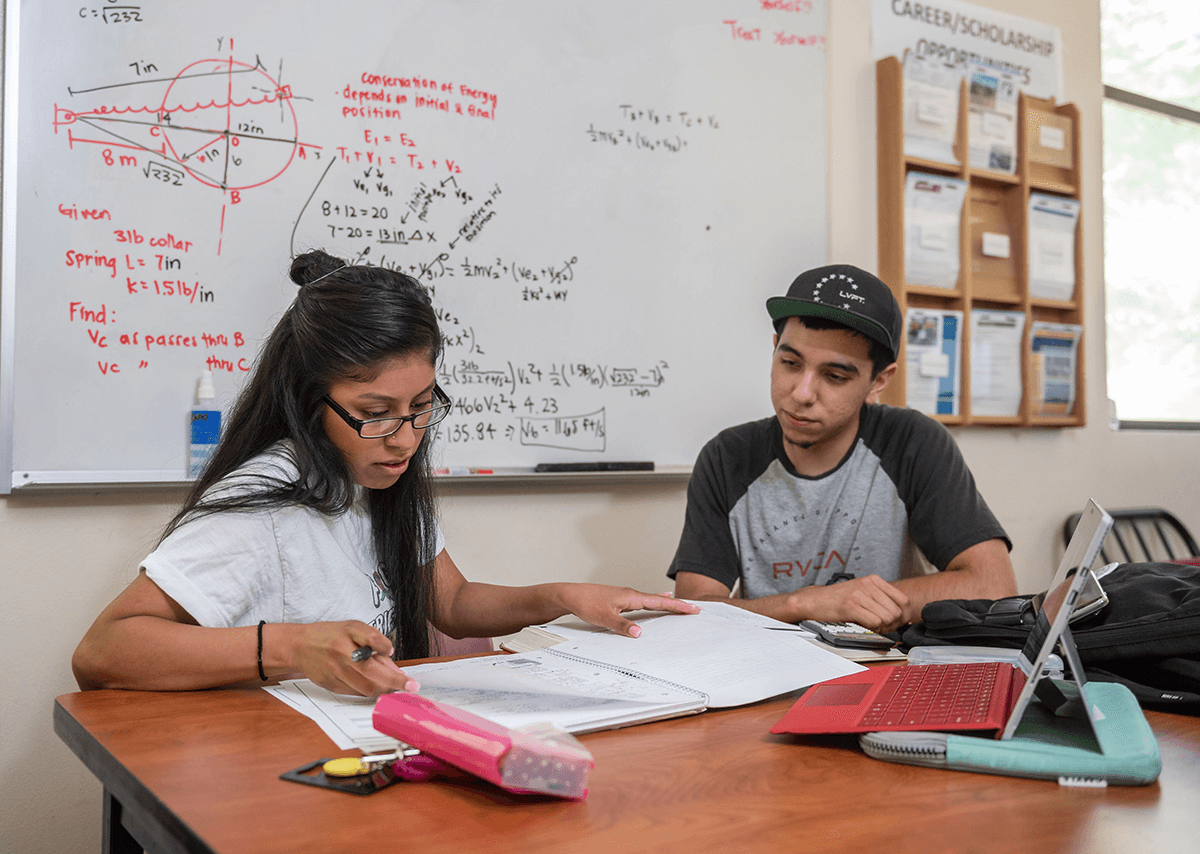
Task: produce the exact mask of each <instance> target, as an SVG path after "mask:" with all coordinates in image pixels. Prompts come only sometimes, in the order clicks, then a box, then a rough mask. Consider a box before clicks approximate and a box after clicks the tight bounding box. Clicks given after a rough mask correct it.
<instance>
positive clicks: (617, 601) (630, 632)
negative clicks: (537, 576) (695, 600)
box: [553, 583, 700, 638]
mask: <svg viewBox="0 0 1200 854" xmlns="http://www.w3.org/2000/svg"><path fill="white" fill-rule="evenodd" d="M553 587H554V592H553V595H554V597H555V599H557V601H558V603H559V605H561V606H562V607H563V608H564V609H566V610H567V611H568V612H569V613H572V614H574V615H575V616H576V617H579V618H580V619H581V620H586V621H587V622H589V623H591V624H592V625H593V626H600V627H602V628H605V629H611V630H612V631H614V632H616V633H617V634H619V635H625V636H626V637H630V638H636V637H637V636H638V635H640V634H641V633H642V629H641V627H640V626H639V625H638V624H637V623H634V622H632V621H631V620H627V619H625V618H624V617H622V616H621V614H623V613H625V612H626V611H642V610H645V611H667V612H669V613H672V614H697V613H699V612H700V606H698V605H693V604H692V603H690V602H684V601H682V600H679V599H676V598H674V597H673V596H672V595H671V594H669V593H664V594H661V595H657V596H655V595H653V594H650V593H641V592H639V591H637V590H634V589H633V588H631V587H610V586H608V585H607V584H571V583H563V584H556V585H553Z"/></svg>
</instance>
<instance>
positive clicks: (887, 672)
mask: <svg viewBox="0 0 1200 854" xmlns="http://www.w3.org/2000/svg"><path fill="white" fill-rule="evenodd" d="M1111 527H1112V517H1111V516H1109V515H1108V514H1107V513H1106V512H1104V510H1102V509H1101V508H1100V507H1099V505H1097V504H1096V503H1095V502H1094V501H1089V502H1088V505H1087V507H1086V508H1085V509H1084V512H1083V515H1082V517H1081V518H1080V521H1079V524H1078V526H1077V527H1076V528H1075V533H1074V535H1073V536H1072V537H1071V542H1070V543H1069V544H1068V545H1067V549H1066V551H1065V552H1064V553H1063V558H1062V561H1061V562H1060V563H1059V567H1058V572H1057V573H1056V574H1055V578H1054V582H1053V583H1052V584H1051V586H1050V588H1049V592H1048V593H1047V595H1046V598H1045V600H1044V602H1043V604H1042V607H1041V609H1040V610H1039V612H1038V615H1037V622H1036V624H1035V626H1034V627H1033V629H1032V631H1031V632H1030V635H1029V639H1028V640H1027V641H1026V643H1025V646H1024V648H1023V649H1022V650H1021V654H1020V656H1018V660H1017V664H1016V665H1012V664H1007V663H1001V662H994V661H992V662H973V663H965V664H917V665H906V666H898V667H883V666H877V667H872V668H868V669H867V670H865V671H860V672H858V673H852V674H850V675H849V676H843V677H841V678H839V679H832V680H830V681H828V682H820V683H818V684H816V685H814V686H812V687H811V688H809V689H808V690H807V691H806V692H805V693H804V696H802V697H801V698H800V699H799V700H797V701H796V703H795V704H794V705H793V706H792V708H791V709H789V710H788V712H787V714H786V715H784V716H783V717H782V718H781V719H780V720H779V722H778V723H776V724H775V726H773V727H771V732H773V733H860V732H880V731H891V730H938V731H942V732H954V731H972V730H976V731H983V730H997V731H1003V737H1005V738H1008V737H1011V734H1012V731H1013V730H1014V729H1015V728H1016V723H1017V722H1019V720H1020V717H1021V715H1022V714H1023V713H1024V711H1025V707H1026V706H1027V705H1028V704H1029V702H1030V700H1031V699H1032V697H1033V691H1034V688H1035V687H1036V685H1037V683H1038V681H1039V680H1040V679H1041V674H1042V672H1043V668H1044V667H1045V664H1046V660H1047V659H1048V658H1049V657H1050V654H1051V653H1052V652H1054V647H1055V646H1056V645H1057V644H1058V642H1059V641H1060V640H1061V639H1062V638H1063V636H1064V634H1067V635H1068V637H1069V632H1068V630H1067V620H1068V618H1069V617H1070V612H1071V608H1072V607H1073V606H1074V604H1075V600H1076V598H1077V597H1078V595H1079V592H1080V590H1082V588H1083V585H1084V582H1085V581H1086V580H1087V575H1088V572H1090V571H1091V567H1092V564H1093V563H1095V560H1096V556H1097V555H1098V554H1099V552H1100V546H1101V544H1102V543H1103V542H1104V538H1105V536H1107V534H1108V531H1109V528H1111ZM1071 654H1072V657H1075V656H1074V647H1073V645H1072V647H1071ZM1031 674H1038V677H1037V678H1036V679H1033V678H1030V676H1031ZM1010 721H1011V723H1010Z"/></svg>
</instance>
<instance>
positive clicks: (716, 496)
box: [667, 405, 1011, 599]
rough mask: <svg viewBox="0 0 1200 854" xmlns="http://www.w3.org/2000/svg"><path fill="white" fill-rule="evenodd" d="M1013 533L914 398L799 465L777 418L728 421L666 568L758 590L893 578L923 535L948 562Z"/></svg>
mask: <svg viewBox="0 0 1200 854" xmlns="http://www.w3.org/2000/svg"><path fill="white" fill-rule="evenodd" d="M997 537H998V538H1001V539H1003V540H1004V541H1005V542H1006V544H1008V545H1009V546H1010V547H1011V543H1009V541H1008V536H1007V535H1006V534H1005V532H1004V529H1003V528H1002V527H1001V526H1000V523H999V522H998V521H996V517H995V516H993V515H992V512H991V511H990V510H989V509H988V506H987V504H986V503H984V500H983V498H982V497H981V496H980V495H979V491H978V489H977V488H976V486H975V479H974V478H973V477H972V475H971V472H970V470H969V469H968V468H967V465H966V462H965V461H964V460H963V458H962V454H961V453H960V452H959V450H958V446H957V445H955V443H954V439H953V438H952V437H951V436H950V434H949V432H948V431H947V430H946V429H945V428H944V427H943V426H942V425H941V424H938V423H937V422H936V421H934V420H933V419H931V418H928V417H926V416H925V415H922V414H921V413H919V412H916V411H915V410H911V409H900V408H896V407H891V406H884V405H869V406H864V407H863V409H862V412H861V415H860V419H859V430H858V437H857V438H856V440H855V442H854V445H853V446H852V447H851V449H850V451H849V452H848V453H847V455H846V457H845V458H844V459H843V460H842V461H841V463H839V464H838V466H837V467H836V468H835V469H833V470H832V471H830V472H827V473H825V474H823V475H821V476H819V477H805V476H803V475H799V474H797V473H796V471H795V469H794V468H793V467H792V465H791V463H790V462H789V461H788V459H787V455H786V454H785V453H784V449H783V437H782V431H781V430H780V427H779V422H778V421H777V420H776V419H775V418H766V419H763V420H761V421H753V422H750V423H748V424H742V425H740V426H737V427H731V428H729V429H728V430H724V431H722V432H721V433H720V434H718V435H717V436H716V438H714V439H713V440H712V441H710V442H709V443H708V444H707V445H706V446H705V447H704V449H703V450H702V451H701V452H700V456H699V458H698V460H697V461H696V466H695V469H694V470H693V472H692V478H691V482H690V483H689V484H688V503H687V515H686V517H685V520H684V528H683V535H682V537H681V538H680V542H679V548H678V550H677V551H676V553H675V559H674V560H673V561H672V563H671V567H670V569H669V571H668V573H667V574H668V575H669V576H670V577H671V578H674V577H675V574H676V573H677V572H679V571H684V572H695V573H699V574H701V575H706V576H709V577H711V578H714V579H716V580H718V581H720V582H721V583H723V584H725V585H726V586H728V587H729V588H730V589H733V588H734V587H735V585H736V584H737V582H738V581H741V585H742V587H741V595H742V596H743V597H745V598H751V599H756V598H759V597H761V596H769V595H772V594H776V593H786V592H790V591H792V590H796V589H798V588H800V587H806V586H809V585H812V584H830V583H834V582H837V581H842V580H845V579H848V578H857V577H859V576H863V575H871V574H873V575H878V576H880V577H882V578H883V579H885V580H886V581H895V580H897V579H898V578H900V577H901V575H902V571H903V574H909V573H908V571H907V568H908V567H909V566H911V565H914V561H915V558H914V556H913V554H912V551H913V547H914V546H915V547H916V548H917V549H919V550H920V552H921V554H923V555H924V556H925V557H926V558H927V559H928V561H929V562H930V563H932V564H933V565H934V566H935V567H936V568H937V569H939V570H943V569H945V568H946V565H947V564H949V563H950V561H951V560H953V559H954V558H955V557H956V556H957V555H958V554H959V553H961V552H962V551H964V550H966V549H968V548H970V547H971V546H973V545H976V544H977V543H981V542H984V541H985V540H990V539H993V538H997Z"/></svg>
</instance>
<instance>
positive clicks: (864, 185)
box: [0, 0, 1200, 852]
mask: <svg viewBox="0 0 1200 854" xmlns="http://www.w3.org/2000/svg"><path fill="white" fill-rule="evenodd" d="M978 2H981V3H982V5H986V6H991V7H994V8H998V9H1003V10H1004V11H1007V12H1009V13H1011V14H1015V15H1019V16H1022V17H1026V18H1030V19H1034V20H1038V21H1044V22H1046V23H1050V24H1053V25H1055V26H1058V27H1060V28H1061V30H1062V34H1063V41H1064V52H1065V57H1066V61H1065V63H1064V65H1065V82H1066V87H1065V91H1066V99H1067V100H1068V101H1073V102H1075V103H1076V104H1078V105H1079V107H1080V111H1081V114H1082V120H1083V129H1082V131H1083V133H1082V137H1083V165H1084V181H1083V197H1084V206H1083V213H1082V222H1083V240H1084V277H1085V284H1086V289H1087V329H1088V337H1087V375H1088V383H1087V397H1088V401H1089V405H1088V421H1089V424H1088V426H1087V427H1085V428H1080V429H1070V430H1020V431H1019V430H1010V429H1004V430H986V429H971V430H966V429H960V430H957V431H956V434H955V435H956V437H957V439H958V441H959V443H960V444H961V446H962V448H963V450H964V452H965V454H966V457H967V460H968V462H969V463H970V464H971V466H972V468H973V469H974V471H975V474H976V477H977V479H978V481H979V484H980V488H981V489H982V491H983V494H984V495H985V496H986V497H987V499H988V501H989V502H990V503H991V505H992V508H993V509H994V510H995V512H996V514H997V516H999V518H1000V520H1001V522H1002V523H1003V524H1004V525H1005V527H1006V528H1007V529H1008V531H1009V533H1010V535H1011V536H1012V538H1013V540H1014V542H1015V544H1016V545H1015V548H1014V551H1013V560H1014V563H1015V564H1016V566H1017V573H1018V579H1019V581H1020V586H1021V588H1022V589H1023V590H1026V591H1032V590H1034V589H1036V588H1037V587H1038V586H1039V585H1041V584H1044V583H1045V581H1046V579H1047V576H1048V574H1049V572H1050V569H1051V567H1052V565H1053V563H1054V562H1055V561H1056V559H1057V555H1058V549H1059V544H1058V536H1059V534H1058V530H1059V526H1060V525H1061V523H1062V520H1063V519H1064V518H1065V517H1066V516H1068V515H1069V514H1070V513H1072V512H1074V511H1075V510H1077V509H1078V508H1079V507H1080V505H1081V504H1082V503H1083V500H1084V499H1085V498H1086V497H1088V496H1093V497H1095V498H1096V499H1097V500H1098V501H1100V502H1101V504H1104V505H1106V506H1111V507H1120V506H1133V505H1144V504H1161V505H1165V506H1168V507H1170V508H1172V509H1174V510H1175V511H1176V512H1177V513H1178V514H1179V515H1180V516H1181V517H1182V518H1183V520H1184V522H1185V523H1186V524H1187V525H1188V526H1189V527H1190V528H1191V529H1192V530H1193V531H1196V532H1200V503H1198V502H1197V500H1196V487H1195V485H1194V483H1195V480H1194V474H1193V472H1194V471H1195V470H1196V468H1197V464H1198V463H1200V434H1188V435H1163V434H1157V433H1122V434H1115V433H1113V432H1111V431H1110V430H1109V428H1108V424H1107V420H1108V419H1107V409H1106V403H1105V390H1104V350H1103V346H1104V338H1103V335H1102V329H1103V320H1104V306H1103V280H1102V271H1101V260H1102V249H1101V238H1102V235H1101V222H1102V211H1101V206H1100V184H1101V174H1100V162H1101V160H1100V99H1101V96H1102V88H1101V85H1100V79H1099V63H1100V59H1099V3H1098V0H1060V2H1058V3H1046V2H1044V0H1007V2H1000V0H978ZM830 6H831V7H832V8H831V12H830V26H829V32H830V39H829V51H830V72H831V73H830V84H829V151H830V152H831V154H830V195H831V203H830V219H831V229H830V235H831V236H830V240H831V246H830V259H831V260H835V261H844V262H849V263H854V264H858V265H860V266H863V267H867V268H873V267H874V266H875V259H876V247H875V239H876V238H875V231H876V229H875V191H876V187H875V131H874V125H875V118H874V116H875V107H874V104H875V101H874V79H875V77H874V67H873V64H872V62H871V58H870V3H869V0H831V2H830ZM780 168H784V167H783V166H782V165H781V166H780ZM797 272H799V271H797ZM786 284H787V283H786V282H780V283H779V287H780V290H781V291H782V290H783V289H784V287H785V286H786ZM763 327H764V328H763V346H764V370H765V369H766V367H765V366H766V361H767V360H766V357H765V348H768V347H769V341H768V335H769V331H770V329H769V326H768V324H767V322H766V317H765V314H764V323H763ZM768 406H769V403H768V401H766V400H764V401H763V406H762V409H761V411H759V412H746V413H730V416H729V421H730V423H734V422H737V421H740V420H746V419H748V418H750V417H758V416H761V415H764V414H768V413H769V408H768ZM448 492H449V494H448V495H447V496H446V497H445V500H444V502H443V507H442V511H443V517H444V525H445V529H446V535H447V539H448V542H449V546H450V550H451V553H452V554H453V555H454V557H455V560H456V562H457V563H458V565H459V566H460V567H461V568H462V569H463V570H464V572H465V573H466V574H467V575H468V576H469V577H473V578H477V579H481V580H490V581H501V580H503V581H509V582H518V583H521V582H533V581H540V580H551V579H580V580H584V579H587V580H601V581H607V582H611V583H621V584H631V585H635V586H638V587H641V588H643V589H646V590H651V591H660V590H666V589H669V585H668V583H667V580H666V578H665V575H664V572H665V570H666V566H667V564H668V562H669V560H670V558H671V555H672V553H673V551H674V547H675V543H676V540H677V537H678V533H679V530H680V526H681V523H682V519H683V509H684V486H683V485H682V484H678V483H677V484H663V485H657V486H654V485H650V486H632V485H626V486H605V487H599V488H595V487H588V488H578V489H577V488H573V487H565V486H556V487H554V488H553V489H549V490H546V489H538V490H534V489H531V488H529V487H521V486H508V487H500V488H496V487H491V486H480V485H475V486H455V487H452V488H451V489H450V490H449V491H448ZM180 497H181V496H180V493H178V492H177V491H174V490H165V491H118V492H104V493H92V494H72V495H68V496H54V495H41V496H15V497H10V498H8V499H0V562H2V563H0V579H2V580H3V585H4V586H3V592H4V595H3V597H2V598H3V605H0V609H2V610H0V638H2V639H3V646H2V649H3V654H4V664H3V674H4V681H3V685H2V686H0V688H2V690H0V739H2V742H0V851H14V850H22V851H26V852H34V851H48V852H49V851H55V852H57V851H86V850H94V848H95V846H97V845H98V843H99V834H100V786H99V784H98V783H96V781H95V780H94V779H93V778H92V777H91V775H90V774H89V773H88V772H87V771H86V770H85V769H84V767H83V765H82V764H81V763H80V762H79V761H78V760H77V759H76V758H75V757H74V755H73V754H71V753H70V751H68V750H67V748H66V747H64V746H63V745H62V743H61V742H60V741H59V740H58V738H57V737H56V736H55V735H54V733H53V731H52V728H51V710H52V706H53V701H54V697H55V696H57V695H58V694H61V693H64V692H67V691H71V690H74V688H75V684H74V681H73V679H72V677H71V673H70V666H69V662H70V656H71V652H72V651H73V649H74V647H75V644H76V643H77V642H78V640H79V638H80V636H81V635H82V634H83V632H84V631H85V630H86V628H87V626H88V624H89V623H90V622H91V620H92V619H93V618H94V616H95V615H96V614H97V613H98V612H99V611H100V609H101V608H102V607H103V606H104V605H105V604H106V603H107V602H108V601H109V600H110V599H111V598H112V597H113V595H115V593H116V592H117V591H118V590H119V589H120V588H121V586H122V585H124V584H126V583H127V582H128V581H129V580H130V579H131V577H132V576H133V574H134V571H135V567H136V565H137V561H138V560H139V558H140V557H142V556H143V555H144V554H145V552H146V551H147V550H148V549H149V547H150V546H151V545H152V543H153V541H154V538H155V536H156V535H157V532H158V530H159V529H160V527H161V526H162V525H163V523H165V521H166V520H167V518H168V517H169V516H170V514H171V512H172V509H173V507H174V506H175V504H176V503H177V502H178V500H179V499H180ZM281 770H283V769H281Z"/></svg>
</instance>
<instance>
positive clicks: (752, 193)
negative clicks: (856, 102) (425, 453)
mask: <svg viewBox="0 0 1200 854" xmlns="http://www.w3.org/2000/svg"><path fill="white" fill-rule="evenodd" d="M825 19H826V9H825V4H824V2H821V0H813V2H789V3H773V4H764V3H760V2H757V0H754V2H750V0H737V2H733V0H723V2H714V0H698V2H689V3H687V4H679V3H671V2H666V0H637V2H632V0H611V2H605V3H586V4H585V3H579V4H576V3H547V2H537V1H536V0H510V2H505V3H502V4H501V3H487V2H482V0H480V2H473V1H472V0H432V2H397V0H387V2H382V1H381V2H373V0H363V2H345V3H341V4H330V3H327V2H320V3H318V2H287V3H283V2H246V0H241V2H227V0H210V2H207V3H202V4H179V3H167V2H165V0H155V2H149V0H145V2H137V0H132V2H118V0H73V2H69V3H68V2H60V0H34V1H33V2H20V3H17V2H10V3H9V4H8V14H7V20H6V43H7V53H6V70H5V91H6V102H5V103H6V121H5V138H4V171H3V175H4V196H5V206H4V214H5V219H4V244H3V271H2V272H3V276H2V280H0V286H2V288H3V303H2V304H0V319H2V322H3V327H2V329H0V336H2V338H0V347H2V350H0V361H2V363H3V364H2V368H3V374H2V375H0V379H2V380H3V382H2V393H3V399H2V400H0V419H2V424H0V428H2V429H3V431H4V435H3V437H2V438H3V443H2V444H3V448H2V450H0V454H4V455H5V456H4V458H3V459H0V463H3V467H4V473H5V474H8V475H11V478H7V477H6V478H5V482H4V483H0V488H2V487H5V486H7V485H8V482H9V480H10V481H11V486H12V488H21V487H24V486H29V485H38V484H48V483H89V484H90V483H136V482H154V481H166V482H175V481H182V480H184V479H185V475H184V471H185V466H186V459H187V435H188V433H187V417H188V412H189V410H190V409H191V408H192V406H193V405H194V395H195V390H196V382H197V380H198V378H199V376H200V373H201V371H202V370H203V369H204V368H205V367H210V368H212V369H213V371H214V374H215V383H216V388H217V395H218V404H219V405H221V406H222V407H228V405H229V404H230V402H231V401H232V399H233V398H234V397H235V396H236V394H237V392H238V390H239V387H240V385H241V383H242V381H243V379H244V378H245V376H246V375H247V371H248V370H249V369H250V367H251V365H252V364H253V360H254V357H255V354H256V351H257V348H258V346H259V343H260V342H261V341H262V340H263V339H264V337H265V335H266V334H267V333H268V332H269V330H270V329H271V328H272V326H273V325H274V323H275V321H276V320H277V319H278V317H279V315H280V313H281V312H282V310H283V309H284V308H285V307H286V306H287V304H288V303H289V302H290V301H291V299H292V297H293V296H294V294H295V287H294V285H292V284H291V282H290V281H289V280H288V279H287V276H286V271H287V268H288V265H289V260H290V258H291V257H292V256H293V254H295V253H299V252H303V251H306V250H308V249H311V248H323V249H326V250H327V251H329V252H331V253H333V254H335V255H339V256H341V257H344V258H346V259H348V260H351V261H356V262H359V263H370V264H377V265H383V266H387V267H391V268H394V269H399V270H403V271H404V272H407V273H409V274H411V275H413V276H415V277H417V278H419V279H420V280H421V281H422V282H424V283H425V284H426V285H427V286H428V287H429V288H430V290H431V292H432V294H433V299H434V303H435V305H436V307H437V310H438V313H439V318H440V321H441V324H442V329H443V333H444V336H445V339H446V350H445V357H444V360H443V361H442V363H441V364H440V365H439V367H438V376H439V381H440V382H441V383H442V385H443V387H444V388H445V389H446V391H447V392H448V393H449V394H450V395H451V396H452V397H453V398H454V400H455V408H454V411H453V413H452V415H451V416H450V417H449V418H448V419H447V420H446V421H445V422H443V424H442V425H441V427H440V428H439V432H438V435H437V439H436V441H437V443H438V448H437V451H436V454H435V459H436V464H437V465H439V466H445V467H456V468H457V467H461V468H477V469H493V470H497V471H499V470H509V469H511V470H514V471H527V470H529V469H530V468H532V467H533V466H535V465H536V464H537V463H539V462H589V461H631V460H637V461H652V462H654V463H655V464H656V465H658V466H660V467H670V466H689V465H691V463H692V462H693V461H694V459H695V455H696V453H697V452H698V451H699V449H700V447H701V446H702V445H703V443H704V442H705V441H706V440H707V439H708V438H710V437H711V436H712V435H714V434H715V433H716V432H717V431H719V430H720V429H721V428H723V427H725V426H729V425H731V424H735V423H739V422H742V421H746V420H749V419H751V418H756V417H761V416H763V415H766V414H769V412H770V409H769V406H770V402H769V392H768V370H769V362H770V334H771V327H770V323H769V320H768V317H767V314H766V311H765V308H764V306H763V303H764V301H765V299H766V298H767V297H768V296H771V295H774V294H777V293H782V292H783V291H784V290H785V289H786V287H787V285H788V284H789V283H790V281H791V279H792V278H793V277H794V276H795V275H796V274H797V273H799V272H800V271H801V270H803V269H806V268H808V267H811V266H815V265H817V264H820V263H823V262H824V260H825V246H826V208H827V204H826V179H825V166H826V155H825V128H824V115H825V111H824V98H825Z"/></svg>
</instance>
